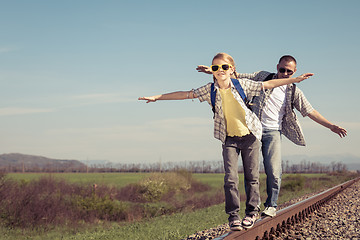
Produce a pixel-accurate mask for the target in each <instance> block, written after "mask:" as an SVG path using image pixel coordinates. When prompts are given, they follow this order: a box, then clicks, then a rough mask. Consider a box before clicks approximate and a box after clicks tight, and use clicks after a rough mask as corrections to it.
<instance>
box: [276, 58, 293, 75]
mask: <svg viewBox="0 0 360 240" xmlns="http://www.w3.org/2000/svg"><path fill="white" fill-rule="evenodd" d="M295 72H296V63H295V62H294V61H286V60H282V61H281V62H280V63H279V64H278V65H277V76H278V78H290V77H292V76H293V75H294V73H295Z"/></svg>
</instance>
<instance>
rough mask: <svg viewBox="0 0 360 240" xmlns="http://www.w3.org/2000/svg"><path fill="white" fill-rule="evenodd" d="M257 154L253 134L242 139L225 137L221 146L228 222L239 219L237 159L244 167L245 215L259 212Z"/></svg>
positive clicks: (257, 145) (258, 149) (257, 146)
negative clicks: (240, 160) (240, 159)
mask: <svg viewBox="0 0 360 240" xmlns="http://www.w3.org/2000/svg"><path fill="white" fill-rule="evenodd" d="M259 152H260V141H259V140H258V139H256V137H255V136H254V135H253V134H249V135H246V136H244V137H227V138H226V142H225V144H224V145H223V159H224V169H225V177H224V190H225V211H226V213H227V214H229V221H233V220H237V219H239V215H238V212H239V210H240V196H239V190H238V185H239V174H238V158H239V154H240V153H241V158H242V162H243V167H244V179H245V182H246V188H245V189H246V209H245V213H246V214H247V215H253V214H256V213H258V212H259V210H260V208H259V199H260V191H259Z"/></svg>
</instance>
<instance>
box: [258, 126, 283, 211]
mask: <svg viewBox="0 0 360 240" xmlns="http://www.w3.org/2000/svg"><path fill="white" fill-rule="evenodd" d="M261 142H262V147H261V151H262V156H263V162H264V168H265V173H266V192H267V199H266V201H265V203H264V206H265V207H275V208H276V207H277V200H278V197H279V192H280V185H281V173H282V169H281V131H279V130H263V134H262V139H261Z"/></svg>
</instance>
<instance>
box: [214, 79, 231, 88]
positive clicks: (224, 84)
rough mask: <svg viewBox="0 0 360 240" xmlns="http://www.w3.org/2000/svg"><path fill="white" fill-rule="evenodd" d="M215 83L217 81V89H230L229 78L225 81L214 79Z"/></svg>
mask: <svg viewBox="0 0 360 240" xmlns="http://www.w3.org/2000/svg"><path fill="white" fill-rule="evenodd" d="M216 81H217V83H218V84H219V87H220V88H221V89H228V88H230V86H231V84H230V82H231V80H230V78H227V79H225V80H220V81H219V80H217V79H216Z"/></svg>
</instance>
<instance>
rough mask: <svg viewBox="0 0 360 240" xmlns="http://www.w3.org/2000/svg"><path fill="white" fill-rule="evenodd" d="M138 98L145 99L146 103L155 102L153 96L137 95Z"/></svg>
mask: <svg viewBox="0 0 360 240" xmlns="http://www.w3.org/2000/svg"><path fill="white" fill-rule="evenodd" d="M138 100H145V101H146V103H149V102H156V98H155V97H154V96H152V97H139V98H138Z"/></svg>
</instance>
